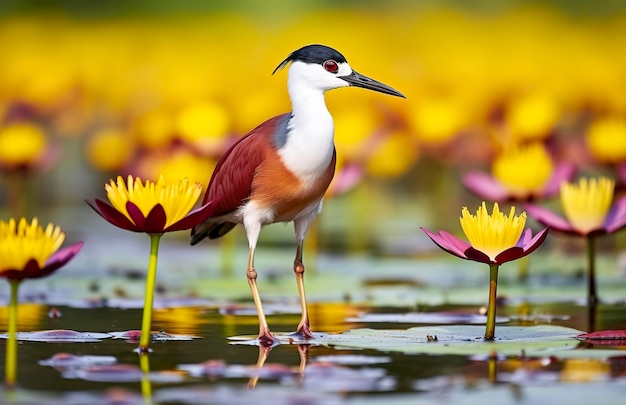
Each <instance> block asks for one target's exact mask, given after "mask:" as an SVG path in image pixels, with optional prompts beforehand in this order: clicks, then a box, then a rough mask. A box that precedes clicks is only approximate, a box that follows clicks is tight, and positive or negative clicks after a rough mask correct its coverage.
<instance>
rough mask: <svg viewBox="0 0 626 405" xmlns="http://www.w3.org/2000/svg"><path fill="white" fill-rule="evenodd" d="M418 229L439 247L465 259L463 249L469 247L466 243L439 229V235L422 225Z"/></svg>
mask: <svg viewBox="0 0 626 405" xmlns="http://www.w3.org/2000/svg"><path fill="white" fill-rule="evenodd" d="M420 229H421V230H422V231H424V233H425V234H426V235H428V237H429V238H430V239H432V241H433V242H435V244H437V246H439V247H440V248H441V249H443V250H445V251H446V252H448V253H450V254H453V255H455V256H457V257H460V258H461V259H466V256H465V253H464V251H465V250H466V249H467V248H468V247H470V245H469V244H468V243H466V242H464V241H462V240H461V239H459V238H457V237H455V236H453V235H451V234H449V233H448V232H445V231H439V235H437V234H434V233H433V232H431V231H429V230H428V229H426V228H424V227H420Z"/></svg>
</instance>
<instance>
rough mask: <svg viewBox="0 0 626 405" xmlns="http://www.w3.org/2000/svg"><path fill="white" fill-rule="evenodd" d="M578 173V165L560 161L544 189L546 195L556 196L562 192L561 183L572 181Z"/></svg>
mask: <svg viewBox="0 0 626 405" xmlns="http://www.w3.org/2000/svg"><path fill="white" fill-rule="evenodd" d="M575 174H576V165H574V164H572V163H570V162H562V163H559V164H558V165H557V166H556V168H555V169H554V171H553V173H552V177H551V178H550V180H549V181H548V183H547V184H546V186H545V187H544V189H543V196H544V197H554V196H556V195H558V194H559V193H560V192H561V183H562V182H564V181H570V180H571V179H572V178H573V177H574V175H575Z"/></svg>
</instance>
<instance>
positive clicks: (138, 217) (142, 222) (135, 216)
mask: <svg viewBox="0 0 626 405" xmlns="http://www.w3.org/2000/svg"><path fill="white" fill-rule="evenodd" d="M126 211H128V215H130V217H131V218H132V220H133V222H134V223H135V227H136V228H137V230H138V231H139V232H145V231H146V217H144V216H143V212H141V210H140V209H139V207H137V206H136V205H135V204H134V203H132V202H130V201H126Z"/></svg>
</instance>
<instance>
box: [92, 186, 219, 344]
mask: <svg viewBox="0 0 626 405" xmlns="http://www.w3.org/2000/svg"><path fill="white" fill-rule="evenodd" d="M104 187H105V189H106V192H107V197H108V199H109V201H110V203H111V204H110V205H109V204H107V203H106V202H104V201H102V200H99V199H96V200H95V202H90V201H87V204H89V206H90V207H91V208H93V209H94V211H96V212H97V213H98V214H100V216H102V218H104V219H105V220H107V221H108V222H110V223H111V224H113V225H115V226H117V227H119V228H122V229H126V230H129V231H133V232H144V233H147V234H148V235H149V236H150V260H149V262H148V274H147V279H146V293H145V297H144V307H143V317H142V327H141V338H140V341H139V351H140V353H147V352H148V350H149V349H148V345H149V343H150V336H151V334H150V327H151V324H152V306H153V301H154V287H155V284H156V266H157V257H158V254H159V242H160V240H161V236H163V234H164V233H165V232H173V231H181V230H186V229H190V228H193V227H194V226H196V225H197V224H198V223H200V222H202V221H204V220H205V219H206V218H207V217H208V216H209V215H210V214H211V212H210V211H209V209H210V208H211V207H210V205H211V202H208V203H206V204H204V205H203V206H201V207H200V208H198V209H195V210H193V211H191V209H192V208H193V206H194V205H195V204H196V202H197V201H198V198H199V197H200V194H201V193H202V186H201V185H200V184H199V183H191V182H189V180H188V179H184V180H180V181H179V182H177V183H171V184H168V183H166V182H165V180H164V179H163V176H159V180H158V181H157V182H156V183H153V182H151V181H146V182H145V184H144V183H143V182H142V180H141V179H140V178H139V177H135V178H133V177H132V176H128V178H127V181H126V182H124V179H123V178H122V177H121V176H118V177H117V181H113V180H111V181H110V182H109V183H108V184H105V186H104Z"/></svg>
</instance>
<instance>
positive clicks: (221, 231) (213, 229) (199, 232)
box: [189, 218, 237, 246]
mask: <svg viewBox="0 0 626 405" xmlns="http://www.w3.org/2000/svg"><path fill="white" fill-rule="evenodd" d="M236 225H237V224H235V223H233V222H224V221H223V220H220V219H219V218H209V219H207V220H206V221H204V222H202V223H200V224H198V225H196V226H195V227H193V229H191V240H190V241H189V243H190V244H191V246H193V245H197V244H198V243H199V242H200V241H202V239H204V238H209V239H217V238H221V237H222V236H224V235H225V234H226V233H228V231H230V230H231V229H233V228H234V227H235V226H236Z"/></svg>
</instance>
